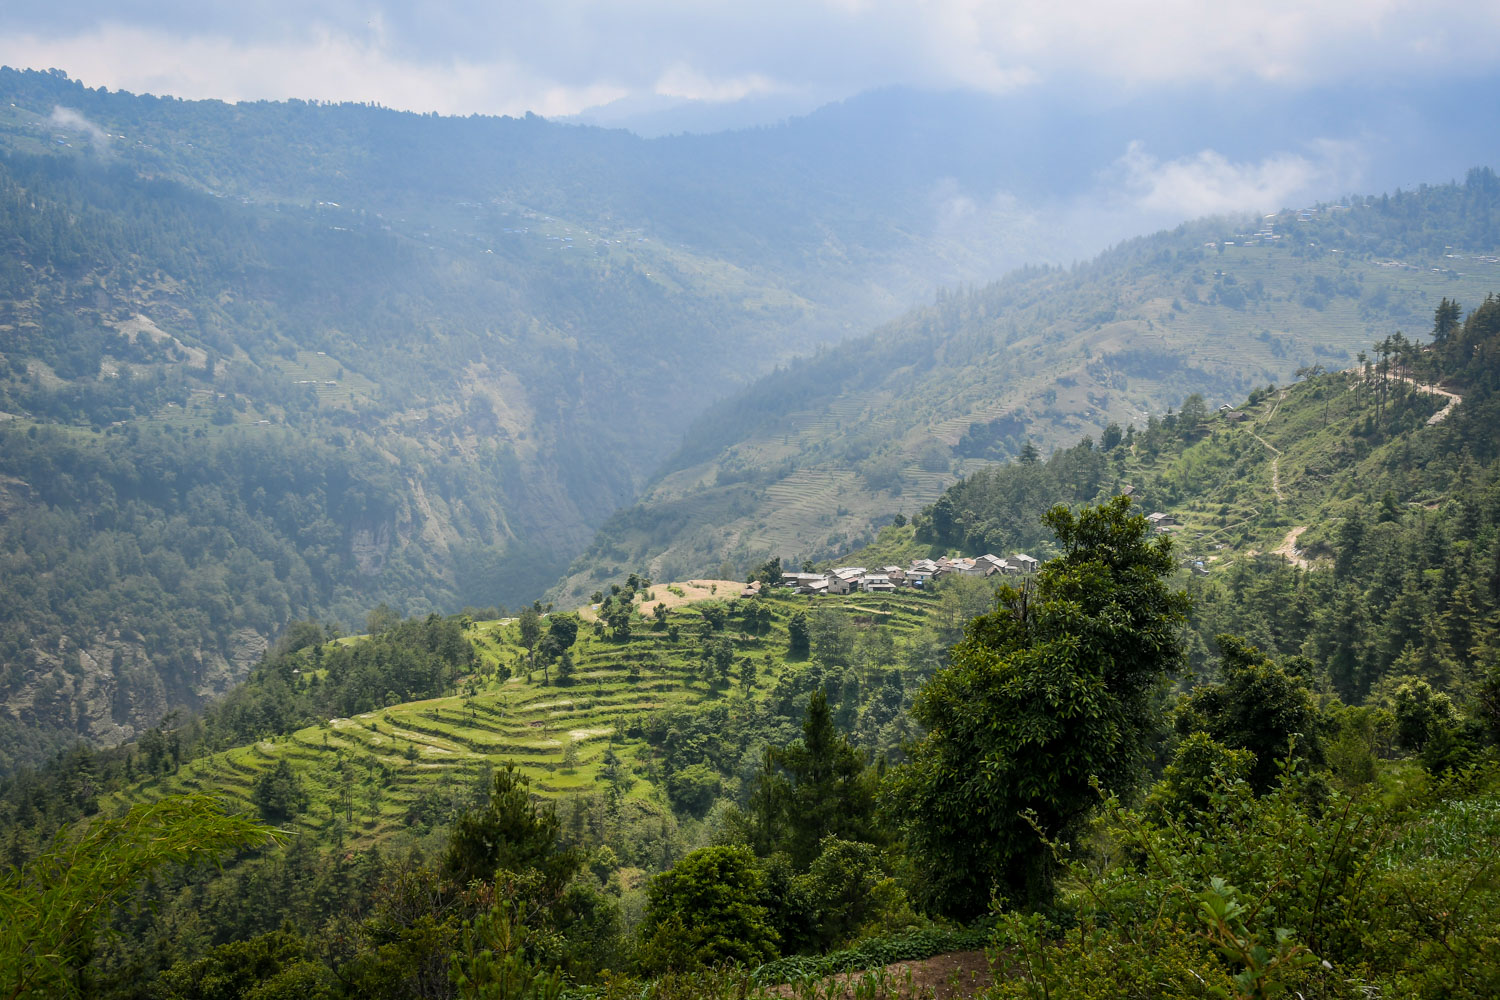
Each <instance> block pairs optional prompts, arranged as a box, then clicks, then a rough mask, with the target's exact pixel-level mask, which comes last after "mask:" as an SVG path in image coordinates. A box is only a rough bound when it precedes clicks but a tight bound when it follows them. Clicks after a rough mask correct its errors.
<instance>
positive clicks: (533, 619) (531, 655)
mask: <svg viewBox="0 0 1500 1000" xmlns="http://www.w3.org/2000/svg"><path fill="white" fill-rule="evenodd" d="M517 625H518V626H519V627H520V630H521V645H522V646H523V647H524V648H525V650H526V657H527V659H528V661H529V662H530V664H531V666H533V667H534V666H536V644H537V642H538V641H540V639H541V638H542V619H541V616H540V615H538V614H537V613H536V609H535V608H527V609H525V610H524V611H522V612H521V617H520V620H519V621H518V622H517Z"/></svg>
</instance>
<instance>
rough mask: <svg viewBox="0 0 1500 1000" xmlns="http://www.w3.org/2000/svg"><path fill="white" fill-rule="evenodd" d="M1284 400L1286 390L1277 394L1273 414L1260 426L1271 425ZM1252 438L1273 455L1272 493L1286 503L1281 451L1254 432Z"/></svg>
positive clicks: (1269, 414)
mask: <svg viewBox="0 0 1500 1000" xmlns="http://www.w3.org/2000/svg"><path fill="white" fill-rule="evenodd" d="M1283 399H1286V390H1285V389H1282V390H1281V392H1280V393H1278V394H1277V396H1276V403H1275V405H1274V406H1272V407H1271V412H1270V413H1267V414H1266V416H1265V419H1264V420H1262V421H1261V422H1260V425H1261V426H1262V427H1264V426H1266V425H1267V424H1269V423H1270V422H1271V418H1272V417H1274V416H1276V411H1277V410H1279V409H1281V401H1282V400H1283ZM1250 436H1251V437H1253V438H1255V440H1257V441H1259V442H1260V443H1261V444H1263V445H1265V446H1266V450H1267V451H1269V452H1270V453H1271V456H1272V457H1271V492H1272V493H1274V494H1276V499H1277V500H1278V501H1281V502H1285V501H1286V494H1284V493H1282V492H1281V449H1280V448H1278V447H1276V446H1275V445H1274V444H1272V443H1271V442H1269V441H1267V440H1266V439H1265V438H1263V437H1261V436H1260V435H1259V434H1257V433H1255V432H1254V431H1251V432H1250Z"/></svg>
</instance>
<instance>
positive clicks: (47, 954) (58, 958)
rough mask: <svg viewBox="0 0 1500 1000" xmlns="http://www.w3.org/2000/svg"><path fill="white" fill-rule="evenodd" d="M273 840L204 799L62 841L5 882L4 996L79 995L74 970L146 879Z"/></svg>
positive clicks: (140, 811)
mask: <svg viewBox="0 0 1500 1000" xmlns="http://www.w3.org/2000/svg"><path fill="white" fill-rule="evenodd" d="M272 837H273V834H272V831H270V830H269V829H267V828H266V827H264V826H261V825H260V824H259V823H257V822H256V821H254V820H253V819H251V818H249V817H247V816H231V815H227V814H226V813H225V812H224V811H223V809H222V808H221V807H220V806H219V804H218V803H217V802H216V801H214V800H213V799H210V798H205V797H203V796H174V797H171V798H164V799H161V800H159V801H157V802H153V803H151V804H149V805H140V806H136V807H135V808H134V809H131V810H130V811H129V812H128V813H126V814H125V815H124V816H122V817H120V818H118V819H110V820H101V821H99V822H95V823H92V824H90V825H88V826H86V827H85V828H84V829H83V831H82V832H81V833H78V834H76V835H70V834H69V833H64V834H60V835H59V836H58V837H57V839H56V840H55V841H54V842H53V845H52V847H51V849H50V850H48V851H45V852H44V853H42V854H41V855H39V856H38V857H36V858H35V859H33V860H32V862H31V863H30V864H28V865H26V866H25V867H24V868H19V869H17V868H13V869H10V870H9V871H7V872H4V873H3V874H0V912H3V913H4V914H5V919H4V920H3V921H0V993H3V994H4V995H6V996H10V997H19V996H26V995H34V996H58V995H73V994H75V993H78V992H80V989H81V983H80V981H79V979H78V977H77V976H76V975H73V974H71V973H70V971H69V970H70V968H73V967H79V966H82V965H83V964H84V963H85V962H86V961H87V960H88V957H89V955H90V953H91V951H92V949H93V942H94V936H95V931H96V929H97V928H96V925H97V924H98V922H99V921H100V919H101V918H102V917H107V916H108V915H109V913H110V911H111V909H112V907H113V906H114V905H115V904H116V903H118V902H120V901H121V900H122V898H123V897H124V896H125V895H126V894H127V893H128V892H130V891H131V889H133V888H134V887H135V886H136V885H137V884H138V883H139V882H140V881H141V880H143V879H145V878H147V877H148V876H150V875H152V874H153V873H155V872H157V871H159V870H161V869H163V868H165V867H167V866H169V865H189V866H190V865H196V864H201V863H203V862H209V861H212V862H217V861H218V860H219V859H220V858H221V857H222V856H223V855H225V854H227V853H229V852H231V851H234V850H237V849H241V848H245V847H249V846H252V845H255V844H261V843H265V842H266V841H268V840H270V839H272Z"/></svg>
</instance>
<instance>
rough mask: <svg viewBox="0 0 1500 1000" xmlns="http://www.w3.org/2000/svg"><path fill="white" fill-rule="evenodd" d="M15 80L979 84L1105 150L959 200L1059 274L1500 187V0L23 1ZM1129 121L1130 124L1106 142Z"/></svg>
mask: <svg viewBox="0 0 1500 1000" xmlns="http://www.w3.org/2000/svg"><path fill="white" fill-rule="evenodd" d="M0 65H8V66H12V67H16V68H31V69H48V68H53V67H56V68H59V69H62V70H64V71H65V72H66V73H67V74H68V75H69V76H71V77H73V78H75V79H80V80H82V81H83V82H84V83H85V84H87V85H89V86H103V87H107V88H109V89H124V90H129V91H133V92H136V93H153V94H158V95H168V94H169V95H173V96H176V97H182V98H188V99H193V98H218V99H222V100H227V101H238V100H257V99H272V100H278V99H286V98H301V99H307V100H311V99H317V100H325V101H360V102H370V103H375V104H380V105H383V106H385V107H389V108H395V109H399V110H406V111H417V112H429V111H436V112H439V113H442V114H454V115H468V114H475V113H478V114H493V115H521V114H524V113H526V112H534V113H536V114H540V115H543V116H546V117H551V118H568V119H570V120H573V121H581V122H585V123H590V124H602V125H610V126H620V127H627V128H632V129H634V130H636V131H637V132H639V133H640V134H642V135H646V136H651V135H661V134H669V133H673V132H677V131H684V130H686V131H700V132H703V131H715V130H719V129H724V128H732V127H743V126H748V125H758V124H766V123H772V122H776V121H780V120H784V119H786V118H788V117H789V116H793V115H802V114H806V113H808V112H811V111H813V110H814V109H816V108H818V107H820V106H823V105H826V104H828V103H830V102H836V101H840V100H844V99H848V98H850V97H852V96H854V95H858V94H862V93H866V92H869V91H871V90H874V89H877V88H890V87H908V88H916V89H921V90H927V91H971V92H975V93H978V94H982V95H986V96H987V97H988V98H994V99H997V100H998V101H1000V102H1002V103H1003V105H1004V106H1003V107H1002V108H1001V110H1000V111H998V112H997V114H999V115H1001V116H1002V118H1003V116H1004V115H1008V114H1010V113H1011V111H1019V112H1023V113H1029V114H1031V115H1032V116H1033V118H1034V119H1035V118H1036V117H1038V116H1041V117H1047V116H1052V117H1055V118H1056V119H1057V120H1058V121H1059V122H1063V123H1064V124H1062V125H1059V126H1057V127H1056V128H1055V129H1054V131H1053V132H1050V133H1049V132H1048V131H1047V130H1046V128H1045V127H1037V128H1033V129H1032V130H1031V132H1029V133H1027V134H1028V136H1029V137H1030V140H1031V141H1032V142H1038V143H1044V144H1045V145H1046V147H1047V149H1048V152H1049V155H1050V154H1051V152H1052V151H1053V149H1054V148H1055V149H1056V150H1057V151H1058V152H1057V155H1058V156H1063V157H1067V156H1070V155H1073V154H1072V153H1071V152H1070V149H1071V146H1070V143H1069V138H1070V136H1069V135H1068V134H1066V133H1067V130H1068V129H1073V130H1074V131H1073V133H1072V137H1076V136H1077V134H1078V132H1077V130H1078V128H1080V127H1081V128H1084V129H1093V130H1095V131H1096V132H1098V133H1100V134H1102V133H1104V132H1106V131H1109V140H1108V145H1107V146H1106V147H1105V148H1099V143H1095V144H1094V148H1092V149H1091V150H1090V151H1089V153H1088V155H1089V156H1091V157H1092V159H1090V160H1089V161H1088V162H1087V164H1086V167H1087V178H1086V180H1085V181H1084V182H1082V183H1080V184H1077V185H1075V187H1074V188H1073V189H1070V190H1066V191H1065V190H1062V189H1061V188H1060V189H1059V190H1058V191H1057V192H1054V194H1057V195H1058V196H1059V198H1061V197H1063V196H1064V195H1065V196H1066V200H1057V199H1054V203H1052V204H1049V205H1047V206H1043V207H1038V205H1037V204H1035V199H1031V200H1029V201H1028V200H1025V199H1022V200H1021V201H1017V194H1016V191H1014V190H1012V189H1008V188H1006V187H1003V186H1002V187H1000V188H998V189H993V190H965V191H960V192H957V193H955V194H954V195H953V196H952V197H951V198H945V199H944V200H943V201H942V204H943V206H944V207H943V210H942V213H943V216H944V218H945V219H949V218H950V217H951V224H952V225H954V226H963V225H969V226H975V227H978V229H980V230H983V229H993V227H994V226H995V225H997V224H1001V223H1003V224H1005V225H1007V226H1010V227H1012V228H1024V227H1023V224H1024V225H1031V226H1032V227H1033V228H1035V229H1036V230H1037V236H1036V239H1035V240H1034V241H1033V243H1034V245H1033V244H1027V246H1028V248H1029V249H1028V250H1027V252H1028V253H1031V254H1033V255H1035V256H1038V257H1039V258H1040V259H1050V260H1061V259H1066V256H1067V255H1068V254H1074V253H1092V252H1093V251H1094V250H1096V249H1098V248H1100V247H1102V246H1103V245H1105V244H1106V243H1107V242H1109V241H1111V240H1113V239H1117V238H1122V237H1124V236H1126V235H1129V234H1131V233H1134V232H1139V231H1146V230H1148V229H1150V228H1155V227H1159V226H1167V225H1171V224H1174V223H1175V222H1177V221H1181V220H1183V219H1188V218H1192V217H1195V216H1198V215H1203V214H1213V213H1223V212H1238V211H1274V210H1277V209H1279V208H1283V207H1288V206H1296V205H1301V204H1309V203H1312V202H1314V201H1317V200H1324V199H1331V198H1337V197H1339V196H1341V195H1345V194H1351V193H1364V192H1370V191H1382V190H1390V189H1392V188H1394V187H1398V186H1411V185H1414V184H1416V183H1422V182H1433V183H1440V182H1443V181H1446V180H1450V179H1455V178H1457V177H1461V176H1462V172H1463V170H1464V169H1465V168H1467V167H1469V166H1474V165H1476V164H1479V163H1488V164H1490V165H1493V166H1500V141H1497V140H1496V139H1494V137H1495V136H1497V135H1500V97H1497V96H1496V95H1497V94H1500V2H1497V0H1156V2H1152V3H1139V2H1128V0H1071V2H1068V0H987V2H986V0H922V2H916V0H756V2H754V3H747V2H745V0H735V2H709V0H696V2H694V0H542V2H536V0H532V2H529V3H518V2H516V0H428V2H424V3H421V4H390V3H368V2H360V0H295V2H293V0H257V2H250V3H246V2H239V3H232V4H231V3H223V2H218V0H109V2H107V3H106V2H103V0H60V2H59V0H50V2H49V0H6V2H5V3H4V4H3V5H0ZM1413 95H1419V96H1413ZM1408 98H1410V99H1408ZM1157 105H1160V108H1159V109H1158V107H1157ZM1007 109H1009V110H1007ZM1040 109H1045V110H1040ZM1116 109H1118V112H1119V116H1120V117H1121V118H1122V119H1126V120H1128V124H1126V125H1125V126H1122V128H1123V129H1124V131H1119V130H1114V131H1110V130H1109V129H1107V128H1106V127H1105V123H1107V122H1109V121H1110V116H1112V115H1113V114H1114V113H1115V111H1116ZM59 113H66V109H60V111H59ZM1193 115H1196V116H1197V119H1196V120H1195V121H1191V122H1190V121H1189V120H1188V119H1189V118H1191V117H1192V116H1193ZM996 120H997V121H999V122H1000V124H998V125H995V126H994V127H1005V123H1004V121H1003V120H1000V119H996ZM1075 123H1082V124H1081V125H1078V124H1075ZM79 127H82V126H79ZM1082 145H1086V143H1083V144H1082ZM941 183H946V182H945V181H940V182H939V184H941ZM939 193H941V192H939ZM1070 235H1072V236H1073V237H1074V238H1064V237H1068V236H1070Z"/></svg>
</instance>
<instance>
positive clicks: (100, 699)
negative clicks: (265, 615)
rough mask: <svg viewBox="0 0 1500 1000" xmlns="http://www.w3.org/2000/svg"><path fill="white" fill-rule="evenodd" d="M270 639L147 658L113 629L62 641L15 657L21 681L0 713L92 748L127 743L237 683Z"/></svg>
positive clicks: (243, 634) (139, 643) (247, 637)
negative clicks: (84, 638)
mask: <svg viewBox="0 0 1500 1000" xmlns="http://www.w3.org/2000/svg"><path fill="white" fill-rule="evenodd" d="M267 648H269V637H267V636H265V635H262V634H260V633H258V632H256V631H254V630H252V629H238V630H236V631H235V632H233V633H232V634H231V635H230V636H229V638H228V640H227V641H226V643H225V644H224V647H223V648H208V647H203V646H193V647H179V648H177V649H174V650H173V651H172V654H171V655H170V656H166V657H163V656H161V655H153V653H152V651H151V649H150V648H149V644H148V643H147V641H146V639H145V638H144V637H143V636H141V635H139V634H138V633H133V632H130V631H129V630H127V629H114V630H111V631H109V632H99V633H96V634H95V635H93V636H91V637H90V639H89V641H88V642H87V643H84V644H81V645H80V644H76V643H74V642H73V641H72V640H70V639H68V638H67V637H66V636H64V637H62V638H61V639H59V640H58V641H57V642H56V643H54V644H52V645H51V646H50V647H43V646H42V645H41V644H40V643H38V644H36V645H33V646H32V647H31V648H29V649H27V650H24V651H23V652H22V653H21V654H20V657H19V660H20V661H21V662H22V664H23V670H22V677H21V681H20V683H19V684H18V685H16V686H15V687H14V689H13V691H12V692H11V694H10V696H9V697H7V698H6V699H5V701H4V703H3V704H0V712H3V713H4V715H5V716H7V717H8V720H7V721H10V722H12V723H18V724H20V725H24V726H29V727H37V728H40V729H47V730H54V731H60V732H63V733H67V734H70V735H71V736H72V737H73V738H77V739H83V740H85V741H87V742H89V743H93V744H96V745H99V746H114V745H116V744H119V743H125V742H129V741H130V740H133V739H135V738H137V737H139V736H140V735H141V733H143V732H145V731H146V730H147V729H149V728H151V727H152V726H154V725H156V724H158V723H159V722H161V721H162V719H164V718H165V717H166V716H167V715H168V714H169V713H171V712H172V711H173V710H180V709H189V710H191V709H193V708H198V707H201V706H203V705H204V704H207V703H208V702H209V701H211V700H212V699H214V698H217V697H219V696H221V695H223V694H225V693H226V692H228V691H229V690H230V688H232V687H233V686H234V685H235V684H237V683H239V682H240V681H242V680H244V678H245V677H246V676H247V675H248V674H249V672H250V669H251V668H252V667H253V666H254V665H255V664H256V663H257V662H259V660H260V659H261V657H262V656H264V655H265V652H266V650H267Z"/></svg>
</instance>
